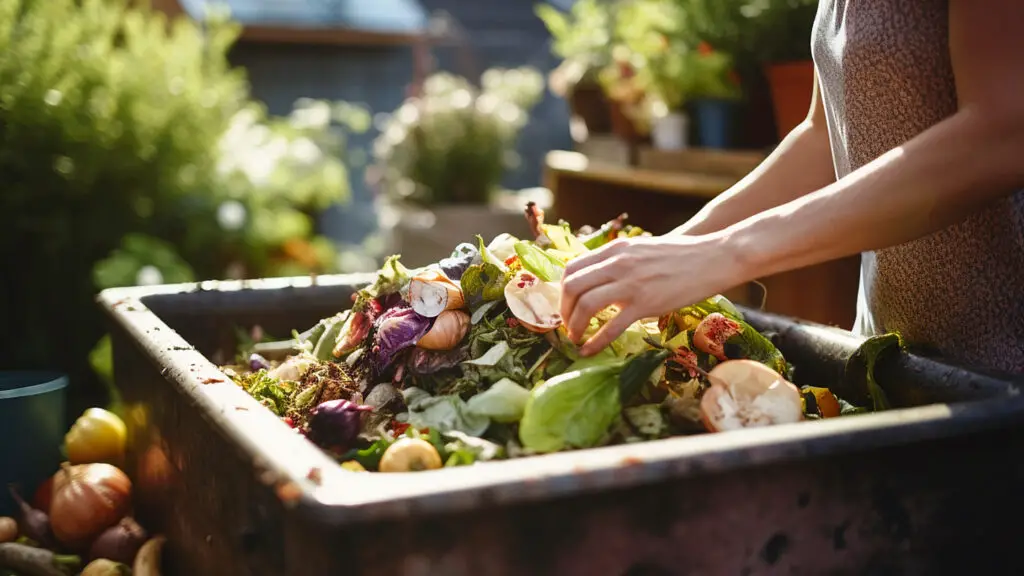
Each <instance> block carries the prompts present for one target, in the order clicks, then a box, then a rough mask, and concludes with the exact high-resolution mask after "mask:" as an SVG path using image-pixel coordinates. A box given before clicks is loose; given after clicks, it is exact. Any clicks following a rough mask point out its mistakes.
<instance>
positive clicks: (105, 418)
mask: <svg viewBox="0 0 1024 576" xmlns="http://www.w3.org/2000/svg"><path fill="white" fill-rule="evenodd" d="M127 438H128V429H127V427H126V426H125V424H124V421H123V420H121V418H119V417H118V416H117V415H116V414H114V413H113V412H108V411H107V410H104V409H102V408H89V409H88V410H86V411H85V412H84V413H83V414H82V415H81V416H79V418H78V420H76V421H75V423H74V425H72V426H71V429H70V430H69V431H68V433H67V435H65V436H64V445H65V447H66V448H67V453H68V460H69V461H70V462H71V463H72V464H89V463H93V462H105V463H107V464H113V465H115V466H116V465H120V464H121V462H122V461H123V460H124V451H125V443H126V441H127Z"/></svg>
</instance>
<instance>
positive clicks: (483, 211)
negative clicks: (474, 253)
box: [380, 205, 531, 267]
mask: <svg viewBox="0 0 1024 576" xmlns="http://www.w3.org/2000/svg"><path fill="white" fill-rule="evenodd" d="M380 210H381V230H382V231H383V232H385V234H387V236H388V245H389V253H390V254H401V255H402V263H403V264H404V265H406V266H408V267H418V266H426V265H428V264H431V263H434V262H437V261H438V260H440V259H442V258H446V257H448V256H450V255H451V253H452V250H453V249H454V248H455V247H456V246H457V245H458V244H460V243H462V242H470V243H473V244H475V243H476V235H477V234H479V235H480V236H483V238H484V241H485V242H490V241H491V239H493V238H494V237H495V236H497V235H498V234H501V233H502V232H507V233H509V234H512V235H513V236H515V237H517V238H530V237H531V234H530V227H529V225H528V224H527V222H526V218H525V217H524V216H523V211H522V209H521V208H519V209H517V210H509V209H503V208H500V207H497V206H486V205H484V206H481V205H452V206H438V207H434V208H432V209H430V210H423V209H413V208H410V207H406V206H394V205H382V206H381V207H380Z"/></svg>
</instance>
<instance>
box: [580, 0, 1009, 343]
mask: <svg viewBox="0 0 1024 576" xmlns="http://www.w3.org/2000/svg"><path fill="white" fill-rule="evenodd" d="M1021 22H1024V2H1018V1H1016V0H992V1H991V2H986V3H979V2H976V1H975V2H971V1H970V0H951V1H950V5H949V27H950V42H949V44H950V48H949V49H950V53H951V56H952V62H953V69H954V74H955V77H956V88H957V95H958V97H959V109H958V111H957V112H956V113H955V114H953V115H952V116H950V117H949V118H947V119H945V120H943V121H941V122H939V123H938V124H936V125H934V126H932V127H931V128H929V129H928V130H926V131H924V132H922V133H921V134H919V135H918V136H916V137H915V138H913V139H912V140H910V141H909V142H907V143H906V144H904V145H903V146H900V147H898V148H896V149H894V150H892V151H890V152H888V153H886V154H884V155H882V156H880V157H879V158H877V159H876V160H875V161H873V162H870V163H868V164H866V165H864V166H862V167H861V168H859V169H858V170H856V171H854V172H852V173H851V174H849V175H848V176H846V177H844V178H843V179H841V180H840V181H838V182H835V183H833V184H831V185H828V186H826V187H825V188H823V189H821V190H818V191H816V192H813V193H811V194H808V195H806V196H803V197H801V198H798V199H796V200H792V201H790V202H788V203H786V204H783V205H781V206H777V207H775V208H772V209H770V210H768V211H766V212H763V213H761V214H758V215H755V216H752V217H749V218H747V219H746V220H743V221H742V222H739V223H736V224H734V225H732V226H729V227H727V228H725V229H724V230H720V231H718V232H714V233H710V234H704V235H701V236H676V237H655V238H635V239H631V240H627V241H616V242H613V243H611V244H608V245H606V246H605V247H604V248H602V249H600V250H597V251H594V252H591V253H588V254H586V255H584V256H581V257H580V258H577V259H575V260H573V261H571V262H570V263H569V265H568V266H567V267H566V273H565V276H564V277H563V292H562V316H563V318H564V319H565V323H566V325H567V327H568V330H569V333H570V336H572V337H573V338H574V339H577V340H578V339H579V338H581V337H582V334H583V330H584V329H585V328H586V326H587V322H588V321H589V319H590V318H591V317H593V315H594V314H596V313H597V312H598V311H600V310H603V309H604V308H606V307H607V306H609V305H611V304H618V305H619V306H620V309H621V312H620V313H619V314H618V315H617V316H616V317H615V318H614V319H612V320H611V321H610V322H609V323H608V324H607V325H606V326H605V327H603V328H602V329H601V330H600V331H599V332H598V333H597V334H595V335H594V337H593V338H591V339H590V341H588V342H587V343H586V344H585V345H584V347H583V349H582V352H583V353H584V354H593V353H595V352H597V351H598V350H600V349H602V348H604V347H605V346H607V345H608V343H610V342H611V341H612V340H613V339H614V338H616V337H617V336H618V335H619V334H621V333H622V331H623V330H625V329H626V328H627V327H628V326H629V325H630V324H631V323H632V322H634V321H636V320H638V319H640V318H644V317H648V316H656V315H661V314H663V313H664V312H665V311H667V310H673V309H675V308H678V307H680V306H685V305H687V304H690V303H693V302H697V301H699V300H700V299H701V298H705V297H707V296H708V295H710V294H714V293H716V292H720V291H722V290H725V289H727V288H729V287H731V286H736V285H738V284H741V283H743V282H747V281H749V280H751V279H754V278H759V277H763V276H768V275H771V274H774V273H778V272H782V271H785V270H791V269H795V268H800V267H803V266H808V265H812V264H816V263H819V262H824V261H828V260H832V259H836V258H841V257H843V256H847V255H852V254H856V253H858V252H862V251H865V250H871V249H876V248H881V247H885V246H892V245H895V244H900V243H903V242H906V241H909V240H913V239H915V238H920V237H922V236H925V235H927V234H930V233H932V232H935V231H937V230H940V229H942V228H944V227H947V226H949V225H951V224H954V223H957V222H960V221H962V220H963V219H965V218H967V217H968V216H969V215H970V214H972V213H973V212H975V211H977V210H979V209H981V208H983V207H985V206H987V205H989V204H990V203H991V202H993V201H994V200H996V199H998V198H1000V197H1003V196H1006V195H1008V194H1010V193H1012V192H1013V191H1014V190H1017V189H1020V188H1021V187H1024V98H1022V97H1021V95H1022V94H1024V61H1022V60H1020V54H1022V53H1024V35H1020V34H1019V33H1018V32H1019V31H1018V30H1017V27H1019V24H1020V23H1021ZM677 263H678V264H677ZM682 267H685V268H682ZM691 271H692V272H693V273H691Z"/></svg>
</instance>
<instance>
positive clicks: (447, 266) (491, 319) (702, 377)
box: [225, 204, 861, 472]
mask: <svg viewBox="0 0 1024 576" xmlns="http://www.w3.org/2000/svg"><path fill="white" fill-rule="evenodd" d="M526 216H527V219H528V220H529V221H530V224H531V228H532V229H533V232H534V235H535V237H534V239H532V240H520V239H518V238H515V237H513V236H511V235H508V234H501V235H499V236H498V237H496V238H494V239H493V240H492V241H491V242H489V243H486V242H485V241H484V240H483V238H480V237H477V242H476V243H475V244H468V243H467V244H461V245H459V246H458V247H456V248H455V250H454V252H453V253H452V255H451V256H450V257H449V258H445V259H444V260H442V261H440V262H438V263H436V264H433V265H430V266H426V267H424V268H421V269H416V270H410V269H407V268H406V267H404V266H403V265H402V264H401V263H400V261H399V258H398V257H397V256H393V257H391V258H389V259H388V260H387V261H386V263H385V264H384V266H383V267H382V269H381V270H380V272H379V274H378V276H377V279H376V281H375V282H374V283H373V284H372V285H370V286H367V287H365V288H363V289H362V290H360V291H358V292H357V293H356V294H354V296H353V303H352V306H351V309H349V310H346V311H343V312H340V313H338V314H337V315H335V316H332V317H330V318H325V319H323V320H321V321H320V322H319V323H317V324H316V326H314V327H313V328H311V329H309V330H307V331H306V332H304V333H301V334H295V335H294V341H291V348H290V352H289V353H288V354H286V355H282V356H281V357H280V358H277V359H273V358H272V357H271V355H270V354H260V353H259V352H260V350H261V349H260V348H256V352H255V353H252V354H251V356H249V357H248V365H244V364H243V365H237V366H228V367H225V371H226V373H228V374H229V375H230V376H231V377H232V379H233V380H234V381H235V382H236V383H237V384H238V385H240V386H241V387H243V388H244V389H245V390H246V391H247V392H248V393H249V394H251V395H252V396H254V397H255V398H257V399H258V400H260V401H261V402H262V403H263V404H264V405H265V406H267V407H268V408H269V409H270V410H272V411H273V412H274V413H276V414H277V415H278V416H280V417H281V418H282V419H283V420H284V421H285V422H287V423H288V424H289V425H290V426H292V427H293V428H294V429H295V430H297V431H298V432H299V433H302V434H304V435H305V436H306V437H308V438H309V439H310V440H311V441H313V442H314V443H316V444H317V445H318V446H320V447H321V448H323V449H324V450H326V451H328V452H329V453H331V454H333V455H334V456H335V457H336V458H337V459H338V460H339V461H340V462H341V463H342V466H343V467H345V468H348V469H351V470H358V471H363V470H366V471H380V472H408V471H416V470H428V469H436V468H440V467H443V466H459V465H468V464H473V463H476V462H481V461H487V460H494V459H502V458H511V457H518V456H525V455H530V454H540V453H549V452H557V451H561V450H568V449H576V448H590V447H595V446H601V445H606V444H616V443H625V442H636V441H643V440H651V439H657V438H664V437H668V436H673V435H681V434H692V433H698V432H703V431H713V432H719V431H728V430H735V429H740V428H748V427H756V426H767V425H773V424H784V423H792V422H797V421H800V420H803V419H810V418H829V417H834V416H839V415H840V414H844V413H850V412H857V411H860V410H861V409H859V408H856V407H854V406H852V405H849V404H848V403H846V402H844V401H842V400H841V399H839V398H837V397H836V396H835V395H834V394H832V392H830V391H829V390H828V389H827V388H813V387H804V388H803V389H798V388H797V387H796V386H795V385H793V384H791V383H790V381H789V380H790V377H791V372H790V371H791V366H790V365H789V364H788V363H787V362H786V360H785V358H783V355H782V354H781V353H780V351H779V350H778V349H777V348H776V347H775V345H774V344H773V343H772V342H771V340H770V339H769V338H768V337H766V336H765V335H763V334H761V333H759V332H758V331H757V330H755V329H754V328H753V327H752V326H751V325H750V324H748V323H747V322H745V321H744V317H743V315H742V314H741V313H740V312H739V311H738V310H737V308H736V307H735V306H733V305H732V303H730V302H729V301H728V300H727V299H726V298H724V297H722V296H715V297H712V298H709V299H707V300H704V301H702V302H699V303H696V304H694V305H692V306H688V307H685V308H683V309H680V310H676V311H674V312H672V313H670V314H667V315H665V316H663V317H661V318H651V319H647V320H642V321H638V322H635V323H634V324H633V325H632V326H630V327H629V329H627V330H626V331H625V333H623V334H622V335H621V336H620V337H619V338H618V339H617V340H615V342H613V343H612V344H611V345H610V346H608V347H607V348H605V349H604V350H603V351H601V352H600V353H598V354H597V355H595V356H591V357H586V358H584V357H581V356H580V355H579V354H578V352H577V349H576V346H575V345H574V344H573V343H572V342H570V341H569V339H568V338H567V336H566V332H565V329H564V327H563V326H562V319H561V317H560V315H559V304H560V301H559V300H560V294H561V289H560V280H561V277H562V274H563V272H564V269H565V265H566V263H567V262H568V261H570V260H572V259H573V258H575V257H577V256H579V255H580V254H583V253H586V252H587V251H590V250H594V249H596V248H599V247H600V246H602V245H604V244H606V243H608V242H611V241H613V240H615V239H616V238H624V237H632V236H637V235H645V234H646V233H645V232H644V231H643V230H640V229H639V228H637V227H634V226H630V225H628V224H626V222H625V220H626V217H625V215H623V216H620V217H619V218H616V219H614V220H612V221H610V222H607V223H606V224H604V225H603V226H601V227H600V228H599V229H596V230H595V229H591V228H584V229H581V230H577V231H575V232H574V231H573V230H572V229H571V228H570V226H569V225H568V224H566V223H564V222H560V223H557V224H549V223H545V222H544V214H543V212H542V211H541V210H540V209H539V208H538V207H536V206H535V205H533V204H530V205H528V206H527V209H526ZM616 313H617V310H616V309H615V308H614V307H610V308H608V309H606V310H604V311H602V312H600V313H599V314H597V315H596V317H594V318H593V319H592V320H591V323H590V327H589V329H588V332H587V334H586V335H585V337H586V336H589V335H591V334H593V333H594V332H596V331H597V330H598V329H599V328H600V327H601V326H603V325H604V323H606V322H607V321H608V320H609V319H611V318H613V317H614V316H615V314H616ZM267 349H269V348H265V349H262V350H267ZM268 358H269V359H268Z"/></svg>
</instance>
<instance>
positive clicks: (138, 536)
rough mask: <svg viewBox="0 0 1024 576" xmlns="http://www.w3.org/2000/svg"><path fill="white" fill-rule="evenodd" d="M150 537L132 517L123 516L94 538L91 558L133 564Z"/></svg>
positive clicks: (90, 552)
mask: <svg viewBox="0 0 1024 576" xmlns="http://www.w3.org/2000/svg"><path fill="white" fill-rule="evenodd" d="M148 539H149V535H148V534H146V531H145V530H144V529H143V528H142V526H139V523H138V522H136V521H135V520H134V519H132V518H122V519H121V521H120V522H118V523H117V525H116V526H112V527H110V528H107V529H106V530H104V531H103V533H102V534H100V535H99V536H98V537H97V538H96V539H95V540H93V543H92V546H90V547H89V558H90V559H92V560H100V559H105V560H113V561H114V562H119V563H121V564H126V565H131V563H132V562H133V561H134V560H135V555H136V554H137V553H138V552H139V548H141V547H142V545H143V544H145V543H146V540H148Z"/></svg>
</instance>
